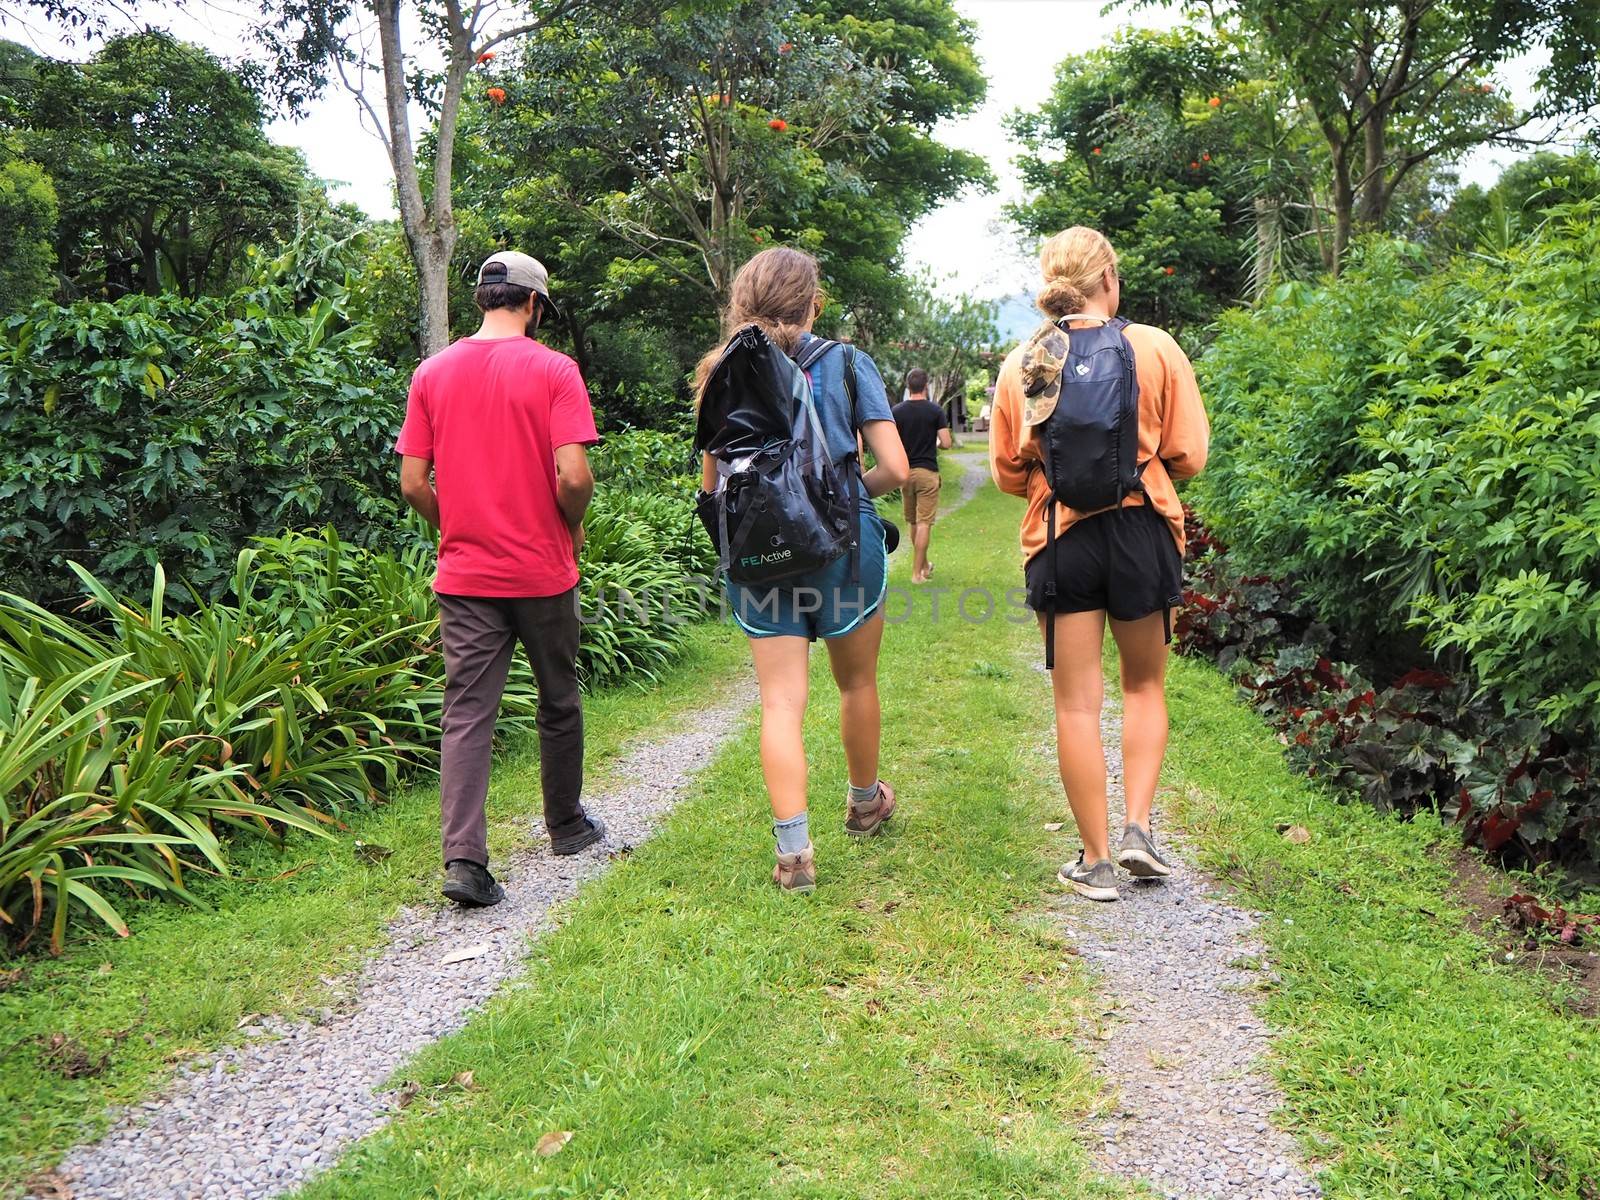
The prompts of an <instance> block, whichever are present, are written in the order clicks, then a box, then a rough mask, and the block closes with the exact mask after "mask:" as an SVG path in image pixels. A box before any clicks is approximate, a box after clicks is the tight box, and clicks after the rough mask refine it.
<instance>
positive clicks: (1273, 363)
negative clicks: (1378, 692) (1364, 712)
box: [1190, 201, 1600, 737]
mask: <svg viewBox="0 0 1600 1200" xmlns="http://www.w3.org/2000/svg"><path fill="white" fill-rule="evenodd" d="M1597 217H1600V203H1596V202H1594V201H1583V202H1577V203H1572V204H1568V205H1564V206H1560V207H1557V208H1554V209H1552V210H1551V211H1550V213H1549V215H1548V217H1547V219H1546V220H1545V221H1544V223H1543V224H1542V225H1541V226H1540V227H1539V228H1538V229H1537V230H1535V231H1534V232H1533V233H1532V234H1531V235H1529V236H1528V237H1527V238H1525V239H1524V240H1523V241H1522V242H1520V243H1519V244H1517V245H1515V246H1514V247H1512V248H1511V249H1510V250H1508V251H1505V252H1502V253H1497V254H1474V255H1467V256H1460V257H1456V258H1454V259H1452V260H1450V261H1449V262H1448V264H1446V265H1445V266H1443V267H1442V268H1441V267H1440V266H1439V265H1438V264H1436V263H1434V262H1433V261H1431V260H1430V259H1429V258H1428V257H1427V256H1426V254H1425V252H1424V251H1423V250H1421V249H1419V248H1417V247H1415V246H1412V245H1408V244H1406V243H1403V242H1397V241H1383V240H1374V241H1370V242H1368V243H1366V244H1365V245H1364V246H1362V247H1361V248H1360V249H1359V251H1358V253H1357V254H1356V256H1355V258H1354V261H1353V262H1352V263H1351V264H1350V266H1349V267H1348V269H1347V270H1346V271H1345V272H1344V274H1343V275H1342V276H1341V277H1340V278H1339V279H1338V280H1337V281H1336V282H1332V283H1329V284H1327V285H1325V286H1322V287H1320V288H1315V289H1294V290H1291V294H1290V295H1289V296H1288V298H1287V299H1286V300H1284V301H1283V302H1280V303H1278V304H1275V305H1271V306H1268V307H1266V308H1264V309H1261V310H1258V311H1252V312H1242V311H1241V312H1237V313H1233V314H1229V315H1228V316H1226V317H1225V318H1224V319H1223V320H1222V322H1221V324H1220V326H1219V330H1218V337H1217V339H1216V341H1215V343H1214V344H1213V345H1212V347H1211V348H1210V350H1209V352H1208V353H1207V354H1206V355H1205V356H1204V358H1203V359H1202V360H1201V362H1200V364H1199V367H1200V374H1201V377H1202V384H1203V387H1204V389H1205V392H1206V395H1207V397H1208V401H1209V403H1210V405H1211V407H1212V411H1213V417H1214V422H1213V423H1214V427H1215V444H1214V447H1213V452H1212V462H1211V465H1210V467H1209V468H1208V470H1207V472H1206V473H1205V474H1204V475H1203V476H1202V477H1201V478H1200V480H1198V481H1197V486H1196V487H1195V489H1194V490H1193V491H1192V492H1191V493H1190V499H1191V500H1192V501H1193V503H1194V504H1195V506H1196V508H1197V509H1198V510H1199V511H1200V513H1201V514H1202V516H1203V517H1204V519H1205V521H1206V522H1207V523H1208V524H1209V525H1210V526H1211V528H1212V529H1214V530H1215V531H1216V533H1217V534H1218V535H1219V536H1220V537H1221V538H1222V539H1223V540H1224V541H1226V542H1227V543H1228V544H1229V546H1230V547H1231V548H1232V552H1233V554H1234V556H1235V559H1236V561H1237V562H1238V564H1239V566H1240V568H1241V569H1242V570H1244V571H1255V572H1263V571H1270V572H1271V573H1273V574H1274V575H1276V576H1280V577H1281V576H1284V575H1292V576H1293V577H1294V578H1295V579H1296V581H1297V583H1298V584H1299V585H1300V586H1302V587H1303V588H1304V589H1305V590H1306V593H1307V595H1308V596H1309V598H1310V599H1311V600H1312V601H1313V602H1314V604H1315V606H1316V608H1317V611H1318V612H1319V613H1320V614H1321V615H1322V616H1323V617H1324V618H1325V619H1326V620H1328V621H1329V622H1330V623H1332V624H1333V625H1335V626H1336V627H1338V628H1339V629H1340V630H1341V631H1344V632H1345V633H1346V634H1347V635H1348V634H1350V633H1351V632H1353V631H1361V632H1362V633H1363V635H1364V639H1365V641H1366V648H1367V649H1368V650H1369V651H1375V652H1377V653H1375V654H1374V657H1378V656H1379V655H1381V654H1388V655H1389V656H1391V657H1395V658H1396V659H1398V660H1412V661H1414V660H1415V657H1417V656H1416V654H1415V651H1416V650H1417V649H1418V648H1421V649H1426V650H1427V651H1430V652H1432V653H1433V654H1434V655H1436V656H1437V657H1438V660H1439V662H1440V663H1441V664H1443V665H1444V666H1445V667H1446V668H1448V669H1450V670H1451V671H1452V673H1458V674H1460V675H1461V676H1462V677H1463V678H1464V679H1466V680H1467V681H1468V682H1469V683H1470V684H1471V685H1472V687H1473V688H1474V689H1476V690H1481V693H1482V694H1483V695H1486V696H1488V697H1491V698H1492V700H1493V702H1494V703H1495V704H1497V705H1498V706H1499V709H1500V711H1501V712H1503V713H1504V714H1505V715H1506V716H1508V717H1511V718H1518V717H1530V718H1535V719H1537V720H1538V721H1539V722H1540V723H1541V724H1544V725H1548V726H1552V727H1554V728H1557V729H1561V730H1564V731H1568V732H1572V733H1574V734H1576V735H1578V736H1580V737H1588V736H1590V735H1591V734H1592V733H1593V732H1594V730H1595V728H1596V723H1597V722H1596V717H1597V712H1600V667H1597V664H1600V488H1596V486H1595V480H1596V479H1597V478H1600V220H1597Z"/></svg>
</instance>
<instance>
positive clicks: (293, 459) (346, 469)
mask: <svg viewBox="0 0 1600 1200" xmlns="http://www.w3.org/2000/svg"><path fill="white" fill-rule="evenodd" d="M340 325H341V320H340V317H339V314H338V312H337V311H336V306H335V305H334V304H333V303H332V302H330V301H326V300H324V301H318V302H316V303H313V304H311V305H310V306H309V308H308V310H307V311H306V312H304V313H297V312H296V311H295V307H294V297H293V295H292V294H291V293H290V292H289V291H288V290H287V289H274V288H261V289H257V290H256V291H254V292H251V293H241V294H239V295H237V296H234V297H232V298H230V299H228V300H227V301H219V300H181V299H177V298H173V297H161V298H150V297H143V296H129V297H125V298H123V299H120V300H117V301H115V302H111V303H106V302H89V301H85V302H82V303H78V304H74V305H71V306H67V307H57V306H54V305H48V304H41V305H38V306H36V307H34V308H33V309H31V310H29V311H28V312H27V313H24V314H21V315H18V316H15V317H12V318H10V319H9V320H6V321H5V322H3V323H0V438H3V439H4V440H5V443H6V454H5V455H4V456H3V458H0V506H3V508H4V513H3V515H0V582H3V583H4V585H5V586H7V587H9V588H10V589H11V590H13V591H16V592H19V593H21V594H24V595H27V596H30V597H32V598H34V599H38V600H41V601H43V602H45V603H50V602H53V601H56V600H60V599H62V598H64V596H65V595H66V594H67V592H68V590H69V589H70V588H71V586H72V576H71V575H70V573H69V572H68V570H67V564H69V563H81V564H83V565H85V566H87V567H88V568H89V569H90V570H91V571H93V572H94V573H95V574H96V575H97V576H100V577H101V578H103V579H105V580H106V581H107V582H108V583H109V584H110V585H111V586H112V587H113V588H117V589H123V590H133V589H139V588H143V587H144V586H145V583H144V581H145V580H147V579H148V578H149V577H150V572H151V570H152V569H153V568H154V567H155V566H156V565H158V564H160V565H163V566H165V568H166V569H167V571H168V572H169V575H170V577H171V579H172V583H173V586H174V588H175V589H180V588H181V589H186V590H192V592H193V593H194V594H195V595H196V596H200V597H214V596H217V595H219V594H221V593H222V592H223V591H224V590H225V589H226V587H227V585H228V581H229V577H230V575H231V573H232V569H233V568H232V564H233V561H234V558H235V556H236V555H237V553H238V551H239V549H240V548H241V547H242V546H243V545H244V544H245V543H246V542H247V541H248V540H249V539H250V538H251V537H254V536H256V535H258V534H272V533H276V532H279V531H280V530H282V529H284V528H286V527H294V526H300V525H306V524H318V525H320V524H323V523H329V522H331V523H333V524H335V525H336V526H337V527H338V529H339V532H340V536H341V537H342V538H343V539H344V540H345V541H347V542H352V543H356V544H362V545H365V544H372V543H375V542H378V541H381V540H383V539H384V538H385V537H387V536H388V534H389V531H390V530H391V529H392V528H393V525H394V521H395V516H396V503H397V502H396V499H395V486H394V466H393V462H392V454H391V453H390V451H391V448H392V444H393V437H394V434H395V432H396V431H397V430H398V429H399V427H400V421H401V416H402V407H401V406H402V404H403V401H404V381H403V380H402V379H401V378H400V377H399V376H398V375H397V374H396V373H395V372H394V371H393V370H392V369H391V368H389V367H387V366H385V365H383V364H382V363H380V362H378V361H377V360H375V359H373V358H372V357H371V356H370V355H369V354H368V353H367V351H366V348H365V345H366V343H365V340H364V337H363V335H361V334H359V333H357V332H356V331H354V330H351V329H341V328H340Z"/></svg>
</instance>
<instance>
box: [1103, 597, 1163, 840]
mask: <svg viewBox="0 0 1600 1200" xmlns="http://www.w3.org/2000/svg"><path fill="white" fill-rule="evenodd" d="M1111 636H1112V637H1114V638H1115V639H1116V641H1117V656H1118V658H1120V659H1121V662H1122V785H1123V791H1124V792H1125V793H1126V795H1127V800H1128V820H1129V821H1130V822H1132V823H1133V824H1135V825H1139V826H1142V827H1143V828H1144V829H1146V830H1148V829H1149V828H1150V805H1151V804H1152V803H1153V802H1154V800H1155V798H1156V780H1157V778H1158V777H1159V776H1160V774H1161V760H1162V758H1163V757H1165V755H1166V753H1167V640H1166V630H1165V629H1164V628H1163V626H1162V621H1161V614H1160V613H1159V612H1155V613H1151V614H1150V615H1149V616H1148V617H1142V618H1141V619H1139V620H1137V621H1112V622H1111Z"/></svg>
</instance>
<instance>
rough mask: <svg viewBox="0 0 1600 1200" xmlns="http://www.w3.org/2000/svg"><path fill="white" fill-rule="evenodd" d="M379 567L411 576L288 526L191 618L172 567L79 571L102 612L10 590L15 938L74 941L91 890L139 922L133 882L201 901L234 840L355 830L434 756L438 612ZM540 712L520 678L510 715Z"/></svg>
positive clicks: (1, 742) (6, 662)
mask: <svg viewBox="0 0 1600 1200" xmlns="http://www.w3.org/2000/svg"><path fill="white" fill-rule="evenodd" d="M319 561H320V562H321V563H322V564H324V567H323V569H324V570H326V571H328V572H333V571H338V572H339V573H340V575H341V576H342V577H343V581H340V582H336V583H334V584H333V585H332V586H330V588H329V590H328V592H327V595H328V596H329V597H330V598H331V600H330V602H329V603H328V604H326V605H325V606H324V607H323V608H321V609H320V610H319V609H316V608H301V609H297V607H296V605H294V604H293V603H288V602H286V601H287V600H288V597H287V596H286V590H285V589H286V586H287V582H286V581H289V580H296V581H298V580H304V579H306V578H307V576H308V575H311V574H313V573H314V572H315V570H316V569H317V564H318V562H319ZM335 562H337V563H338V564H339V565H337V566H335V565H334V564H335ZM375 563H377V564H382V565H383V568H384V570H383V572H380V573H379V579H380V580H381V579H382V578H393V577H395V576H396V572H397V569H396V568H395V567H394V566H393V564H391V563H386V562H384V560H383V558H382V556H371V555H367V554H365V553H364V552H362V551H359V550H355V549H353V548H350V547H339V546H338V545H337V543H335V542H333V541H332V540H331V539H330V540H327V541H324V542H319V541H317V540H316V539H313V538H303V537H302V538H291V539H280V540H279V541H277V542H275V543H273V544H271V545H267V546H264V547H261V548H251V549H247V550H245V551H243V552H242V553H241V554H240V555H239V556H238V560H237V563H236V565H235V569H234V572H233V575H232V581H231V585H230V588H229V592H230V595H229V600H228V602H226V603H224V602H215V603H203V604H200V605H199V606H198V607H196V608H195V609H194V611H192V612H188V613H179V614H173V613H169V612H167V611H166V608H167V605H166V597H165V594H164V593H165V577H164V576H163V574H162V573H161V572H160V571H159V570H157V572H156V578H155V585H154V587H153V589H152V591H151V594H150V597H149V600H148V602H147V603H137V602H135V601H133V600H131V599H129V598H127V597H126V596H122V595H118V594H117V593H114V592H112V591H111V590H109V589H108V588H107V587H106V586H105V585H104V584H102V583H101V582H100V581H99V580H97V579H95V578H94V577H93V576H92V575H90V574H89V573H88V572H87V571H85V570H84V569H83V568H81V567H76V568H75V570H76V571H77V572H78V574H79V576H80V577H81V579H82V581H83V584H84V586H85V587H86V588H87V589H88V592H89V597H90V599H89V602H88V604H87V606H86V607H87V608H88V610H89V612H88V614H87V615H88V617H89V618H90V620H92V621H93V622H95V623H90V620H79V619H76V618H73V617H66V616H61V615H59V614H56V613H52V612H50V611H49V610H47V609H44V608H41V607H39V606H38V605H35V604H33V603H32V602H31V601H28V600H25V599H23V598H21V597H18V596H14V595H6V596H3V597H0V921H3V922H4V925H5V926H6V927H7V928H8V929H9V930H10V932H11V933H12V934H13V936H14V938H15V939H16V940H18V941H21V942H26V941H27V940H29V938H31V937H32V936H33V934H34V933H35V932H37V931H38V930H39V929H40V928H41V927H48V928H49V930H50V939H51V942H52V944H53V945H54V946H56V947H59V946H60V944H61V941H62V938H63V935H64V933H65V930H66V925H67V920H68V912H69V909H71V908H72V907H74V902H78V903H81V905H82V906H83V907H85V908H86V909H88V910H89V911H92V912H93V913H94V914H95V915H96V916H98V917H99V918H100V919H102V920H103V921H104V922H105V923H106V924H107V925H109V926H111V927H112V928H113V929H115V930H116V931H118V932H119V933H125V932H126V925H125V924H124V923H123V920H122V918H121V917H120V916H119V915H118V914H117V912H116V909H115V908H114V907H113V903H112V900H111V895H112V894H113V893H114V892H115V891H116V890H118V888H121V889H124V890H126V889H131V890H132V891H133V892H135V893H136V894H140V895H149V894H154V893H162V892H165V893H169V894H172V895H176V896H179V897H185V898H186V897H187V896H188V895H189V893H188V882H187V881H188V879H189V878H190V876H191V875H193V874H194V873H195V872H201V873H217V874H226V873H227V870H228V866H227V852H226V843H225V842H224V840H223V839H224V835H226V834H228V833H232V832H240V831H248V832H252V833H261V834H265V835H267V836H271V837H277V836H279V835H280V834H281V833H282V831H283V830H284V829H285V828H289V827H293V828H298V829H302V830H309V831H321V830H323V829H324V828H328V827H336V826H337V824H338V818H339V815H340V814H341V813H342V812H345V811H347V810H349V809H350V808H352V807H354V806H357V805H362V804H366V803H368V802H369V801H371V800H373V799H376V798H378V797H380V796H382V795H384V794H386V793H388V792H389V791H391V790H392V789H393V788H394V787H395V786H396V785H397V784H398V783H399V782H400V781H401V779H402V778H403V777H404V776H405V775H406V774H407V773H408V772H409V771H411V770H413V769H415V768H417V767H420V766H424V765H429V764H431V763H432V761H433V760H434V757H435V755H436V753H437V744H438V728H439V711H440V683H441V679H442V675H443V663H442V659H441V657H440V655H439V653H438V646H437V629H438V623H437V618H436V617H432V616H429V617H426V618H424V619H421V620H419V619H417V617H418V609H417V606H415V605H413V606H412V607H411V608H409V609H406V608H398V607H396V606H395V605H393V604H392V603H391V602H390V599H389V598H388V597H386V596H384V595H382V585H381V583H374V582H369V581H367V580H366V579H365V578H364V576H365V574H366V572H364V571H363V568H364V567H368V566H371V565H373V564H375ZM412 578H413V579H415V578H416V576H414V575H413V576H412ZM414 586H415V585H414V584H413V587H414ZM297 594H298V595H299V596H301V597H302V598H303V596H304V589H303V588H302V589H300V590H299V591H298V592H297ZM365 601H372V602H365ZM531 712H532V707H531V702H530V700H529V697H528V695H527V692H526V689H522V690H520V691H518V690H515V689H514V690H513V694H512V696H511V700H510V702H509V704H508V706H507V717H508V720H509V722H510V723H511V724H512V725H518V724H528V723H530V721H531Z"/></svg>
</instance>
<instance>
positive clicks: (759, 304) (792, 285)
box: [694, 246, 822, 406]
mask: <svg viewBox="0 0 1600 1200" xmlns="http://www.w3.org/2000/svg"><path fill="white" fill-rule="evenodd" d="M821 281H822V272H821V269H820V268H819V267H818V266H817V260H816V259H814V258H812V257H811V255H809V254H807V253H805V251H803V250H791V249H790V248H789V247H787V246H773V247H772V248H771V249H769V250H763V251H762V252H761V253H760V254H757V255H756V256H755V257H754V258H752V259H750V261H749V262H747V263H745V264H744V266H742V267H740V268H739V273H738V274H737V275H735V276H734V277H733V286H732V287H731V288H729V289H728V307H727V308H726V309H725V310H723V313H722V341H721V342H720V343H719V344H718V345H717V346H716V347H715V348H713V349H711V350H709V351H707V353H706V355H705V357H704V358H702V359H701V360H700V365H699V366H697V367H696V368H695V372H694V395H695V404H696V406H698V405H699V403H700V395H701V393H703V392H704V391H705V387H706V381H707V380H708V379H710V378H711V368H712V367H714V366H716V365H717V359H719V358H721V357H722V352H723V350H724V349H726V347H727V344H728V342H729V341H730V340H731V339H732V337H733V335H734V334H736V333H738V332H739V330H741V329H743V328H744V327H745V326H746V325H759V326H761V328H762V329H763V330H764V331H765V332H766V335H767V336H768V337H769V338H771V339H772V342H773V344H774V345H776V346H777V347H778V348H779V349H780V350H782V351H783V352H784V353H785V354H793V353H794V350H795V347H796V346H798V345H799V344H800V335H801V334H803V333H804V332H805V330H806V325H807V323H808V322H810V321H811V320H813V319H814V318H815V317H816V314H817V301H818V300H819V299H820V298H821V294H822V293H821Z"/></svg>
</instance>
